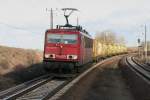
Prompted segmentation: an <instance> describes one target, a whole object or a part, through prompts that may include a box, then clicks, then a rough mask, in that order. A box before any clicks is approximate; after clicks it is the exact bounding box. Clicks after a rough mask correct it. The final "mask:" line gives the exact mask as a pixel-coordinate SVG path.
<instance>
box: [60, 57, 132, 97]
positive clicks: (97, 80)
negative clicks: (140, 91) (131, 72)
mask: <svg viewBox="0 0 150 100" xmlns="http://www.w3.org/2000/svg"><path fill="white" fill-rule="evenodd" d="M119 59H120V58H117V59H114V60H113V61H111V62H109V63H107V64H103V65H101V66H99V67H98V68H96V69H95V70H94V71H92V72H91V73H90V74H89V75H88V76H86V77H84V78H83V79H82V80H81V81H80V82H78V83H77V84H76V85H75V86H74V87H73V88H71V89H70V90H69V91H68V92H67V93H66V94H65V95H64V96H62V98H61V99H60V100H134V99H133V97H132V94H131V92H130V90H129V87H128V86H127V85H126V83H125V80H124V78H123V77H122V73H121V70H120V68H119V67H118V61H119Z"/></svg>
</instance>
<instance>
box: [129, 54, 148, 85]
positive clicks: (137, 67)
mask: <svg viewBox="0 0 150 100" xmlns="http://www.w3.org/2000/svg"><path fill="white" fill-rule="evenodd" d="M126 64H127V65H128V66H129V68H130V69H131V70H132V71H133V72H135V73H136V74H137V75H138V76H140V77H141V78H143V79H144V80H145V81H147V82H148V83H150V66H148V65H146V64H141V63H139V62H138V61H137V60H135V58H134V57H126Z"/></svg>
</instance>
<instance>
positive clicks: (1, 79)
mask: <svg viewBox="0 0 150 100" xmlns="http://www.w3.org/2000/svg"><path fill="white" fill-rule="evenodd" d="M41 61H42V52H39V51H37V50H27V49H21V48H11V47H4V46H0V90H4V89H7V88H10V87H12V86H15V85H17V84H20V83H22V82H25V81H29V80H31V79H33V78H35V77H39V76H41V75H44V74H45V73H46V72H45V71H44V70H43V66H42V63H41Z"/></svg>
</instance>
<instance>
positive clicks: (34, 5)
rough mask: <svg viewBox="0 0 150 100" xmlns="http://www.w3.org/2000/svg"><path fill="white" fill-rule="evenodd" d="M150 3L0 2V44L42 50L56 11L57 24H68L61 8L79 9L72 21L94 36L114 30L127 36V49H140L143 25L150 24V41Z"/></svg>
mask: <svg viewBox="0 0 150 100" xmlns="http://www.w3.org/2000/svg"><path fill="white" fill-rule="evenodd" d="M149 4H150V0H0V45H7V46H12V47H20V48H32V49H40V50H42V49H43V43H44V32H45V30H46V29H48V28H49V13H48V12H46V8H48V9H50V8H53V9H54V10H55V9H56V8H57V9H58V10H56V11H55V12H54V24H55V25H56V24H61V25H63V24H65V19H64V17H63V12H62V11H61V10H60V9H61V8H66V7H69V8H77V9H79V12H76V13H74V14H73V15H72V16H71V17H70V18H69V19H70V20H71V21H70V23H72V24H73V25H75V24H76V17H77V16H78V17H79V24H80V25H82V26H84V28H85V29H86V30H87V31H89V33H90V34H91V35H92V36H94V34H95V33H96V32H101V31H105V30H111V31H113V32H115V33H117V34H118V35H120V36H124V37H125V40H126V44H127V46H137V37H140V38H141V39H143V35H142V34H141V33H142V32H143V31H144V27H143V26H142V25H144V24H147V31H148V32H147V34H148V36H147V38H148V40H150V33H149V32H150V24H149V22H150V6H149Z"/></svg>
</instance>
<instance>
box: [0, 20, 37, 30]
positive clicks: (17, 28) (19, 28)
mask: <svg viewBox="0 0 150 100" xmlns="http://www.w3.org/2000/svg"><path fill="white" fill-rule="evenodd" d="M0 24H1V25H4V26H6V27H9V28H12V29H16V30H22V31H26V32H30V33H36V32H34V31H29V30H28V29H26V28H22V27H18V26H14V25H11V24H8V23H4V22H1V21H0Z"/></svg>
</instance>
